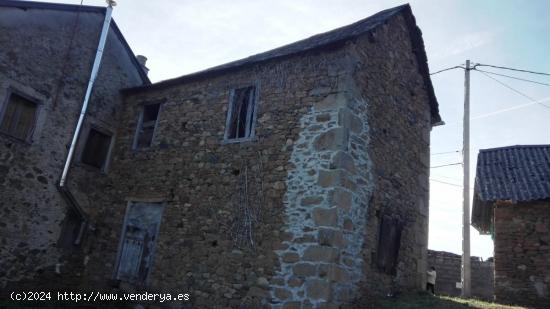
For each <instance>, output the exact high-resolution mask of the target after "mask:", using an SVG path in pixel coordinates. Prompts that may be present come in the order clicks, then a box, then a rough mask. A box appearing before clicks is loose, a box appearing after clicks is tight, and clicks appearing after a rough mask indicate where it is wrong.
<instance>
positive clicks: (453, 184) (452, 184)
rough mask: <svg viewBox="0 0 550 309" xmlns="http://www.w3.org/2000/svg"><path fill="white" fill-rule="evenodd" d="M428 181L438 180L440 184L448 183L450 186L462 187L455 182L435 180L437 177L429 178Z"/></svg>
mask: <svg viewBox="0 0 550 309" xmlns="http://www.w3.org/2000/svg"><path fill="white" fill-rule="evenodd" d="M430 181H435V182H439V183H442V184H446V185H450V186H454V187H460V188H462V186H461V185H457V184H456V183H450V182H446V181H442V180H437V179H433V178H430Z"/></svg>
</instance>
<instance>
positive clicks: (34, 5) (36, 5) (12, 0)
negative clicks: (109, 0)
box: [0, 0, 151, 84]
mask: <svg viewBox="0 0 550 309" xmlns="http://www.w3.org/2000/svg"><path fill="white" fill-rule="evenodd" d="M0 6H4V7H15V8H21V9H42V10H55V11H66V12H90V13H100V14H102V15H105V13H106V11H107V9H106V8H105V7H101V6H92V5H77V4H64V3H50V2H33V1H21V0H0ZM110 28H111V29H112V30H113V32H114V33H115V34H116V36H117V37H118V39H119V40H120V42H121V43H122V45H123V46H124V48H125V49H126V52H127V53H128V56H129V57H130V59H131V61H132V63H133V64H134V66H135V67H136V69H137V71H138V73H139V75H140V77H141V80H142V81H143V83H144V84H150V83H151V81H150V80H149V77H147V73H146V72H145V71H144V70H143V68H142V67H141V65H140V64H139V62H138V61H137V59H136V56H135V54H134V52H133V51H132V49H131V48H130V45H128V42H126V39H125V38H124V36H123V35H122V32H121V31H120V29H119V28H118V26H117V24H116V23H115V20H114V19H111V26H110ZM100 29H101V28H98V30H100Z"/></svg>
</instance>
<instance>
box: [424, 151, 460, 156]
mask: <svg viewBox="0 0 550 309" xmlns="http://www.w3.org/2000/svg"><path fill="white" fill-rule="evenodd" d="M450 153H460V150H454V151H446V152H436V153H432V154H431V155H432V156H436V155H444V154H450Z"/></svg>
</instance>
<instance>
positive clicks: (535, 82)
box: [473, 69, 550, 87]
mask: <svg viewBox="0 0 550 309" xmlns="http://www.w3.org/2000/svg"><path fill="white" fill-rule="evenodd" d="M473 70H476V71H478V72H483V73H487V74H492V75H498V76H503V77H507V78H511V79H516V80H521V81H524V82H529V83H534V84H539V85H543V86H549V87H550V84H547V83H541V82H537V81H534V80H530V79H524V78H519V77H515V76H510V75H505V74H499V73H495V72H490V71H484V70H480V69H473Z"/></svg>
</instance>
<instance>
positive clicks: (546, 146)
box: [478, 144, 550, 156]
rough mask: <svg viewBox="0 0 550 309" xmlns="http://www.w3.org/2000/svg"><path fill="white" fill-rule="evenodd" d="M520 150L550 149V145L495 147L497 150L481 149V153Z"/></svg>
mask: <svg viewBox="0 0 550 309" xmlns="http://www.w3.org/2000/svg"><path fill="white" fill-rule="evenodd" d="M519 148H550V144H533V145H512V146H502V147H495V148H486V149H480V150H479V152H480V153H482V152H491V151H498V150H505V149H519ZM478 156H479V154H478Z"/></svg>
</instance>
